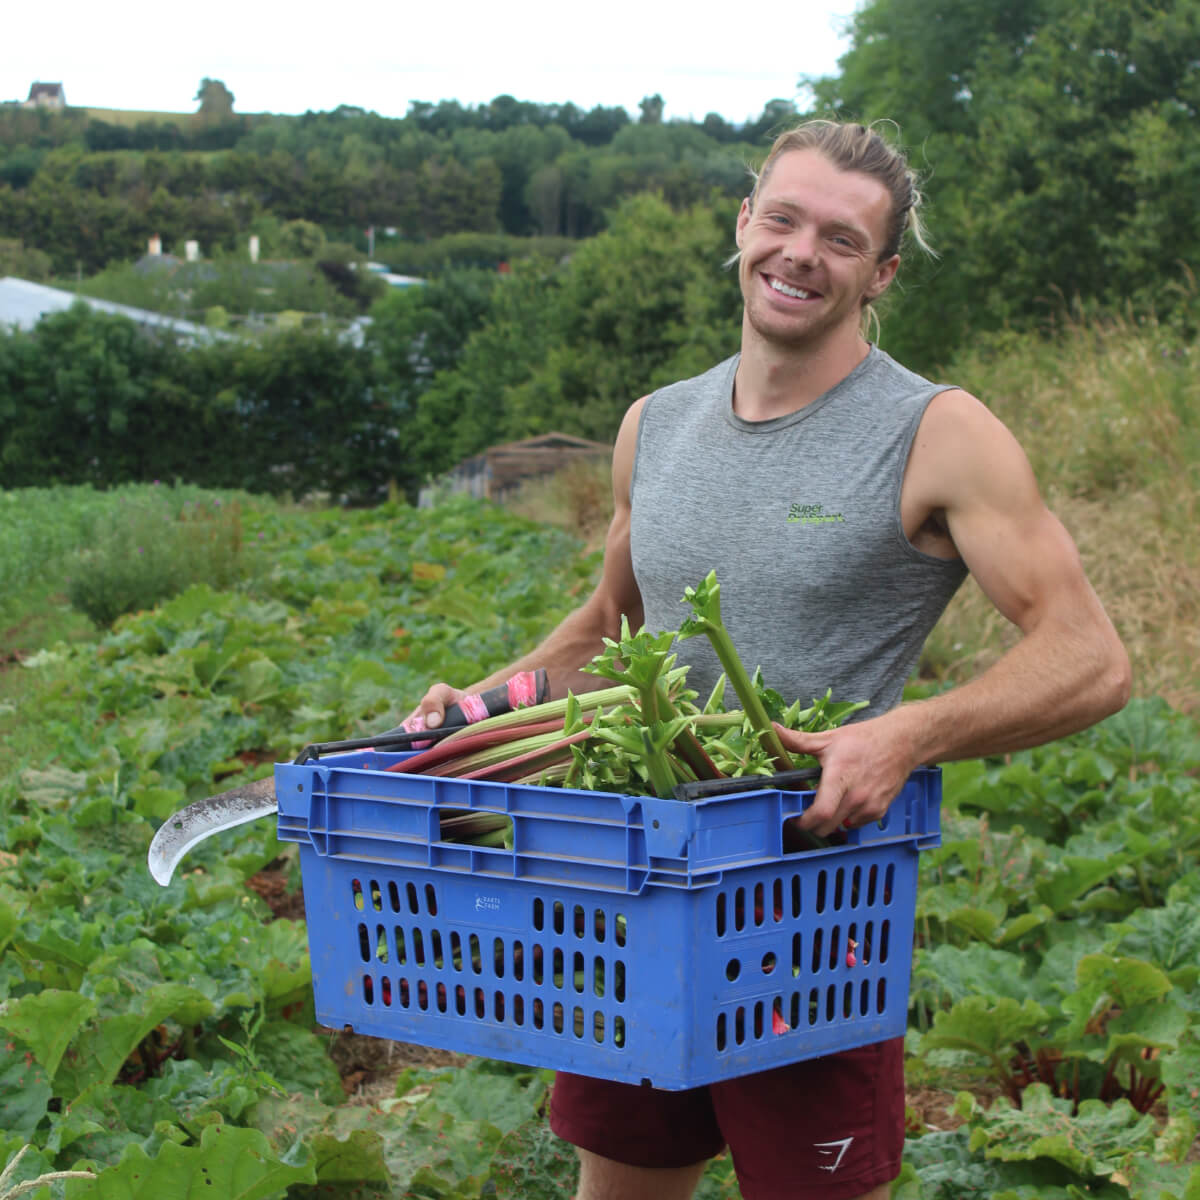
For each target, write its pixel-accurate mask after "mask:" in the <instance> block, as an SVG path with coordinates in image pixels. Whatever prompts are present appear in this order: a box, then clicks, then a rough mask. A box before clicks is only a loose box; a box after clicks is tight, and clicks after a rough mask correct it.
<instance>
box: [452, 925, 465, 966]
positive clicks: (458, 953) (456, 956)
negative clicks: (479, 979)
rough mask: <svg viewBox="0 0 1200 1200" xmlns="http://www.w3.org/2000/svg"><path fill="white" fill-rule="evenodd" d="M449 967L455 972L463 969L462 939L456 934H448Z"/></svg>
mask: <svg viewBox="0 0 1200 1200" xmlns="http://www.w3.org/2000/svg"><path fill="white" fill-rule="evenodd" d="M450 965H451V966H452V967H453V968H454V969H455V970H456V971H461V970H462V969H463V952H462V938H461V937H460V936H459V935H458V933H457V932H452V933H451V934H450Z"/></svg>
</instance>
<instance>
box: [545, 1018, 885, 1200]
mask: <svg viewBox="0 0 1200 1200" xmlns="http://www.w3.org/2000/svg"><path fill="white" fill-rule="evenodd" d="M550 1128H551V1129H553V1130H554V1132H555V1133H556V1134H558V1136H559V1137H561V1138H563V1139H564V1140H565V1141H568V1142H571V1143H572V1144H573V1145H576V1146H579V1147H581V1148H582V1149H584V1150H590V1151H591V1152H592V1153H593V1154H599V1155H601V1156H602V1157H604V1158H611V1159H615V1160H616V1161H617V1162H622V1163H626V1164H628V1165H629V1166H634V1167H685V1166H690V1165H691V1164H693V1163H698V1162H702V1161H703V1160H704V1159H706V1158H711V1157H712V1156H713V1155H715V1154H719V1153H720V1152H721V1150H722V1148H723V1147H725V1146H728V1147H729V1150H730V1154H731V1155H732V1158H733V1165H734V1169H735V1170H736V1171H737V1177H738V1184H739V1186H740V1188H741V1191H742V1195H743V1197H744V1198H745V1200H781V1198H782V1197H793V1196H811V1197H818V1196H819V1197H820V1198H821V1200H851V1198H852V1197H856V1196H861V1195H862V1194H863V1193H864V1192H869V1191H870V1190H871V1189H872V1188H875V1187H878V1186H879V1185H880V1184H881V1183H887V1182H888V1181H889V1180H892V1179H895V1178H896V1176H897V1175H899V1174H900V1160H901V1156H902V1154H903V1152H904V1039H903V1038H894V1039H892V1040H891V1041H887V1042H880V1043H879V1044H877V1045H874V1046H863V1047H860V1048H859V1049H856V1050H847V1051H844V1052H843V1053H841V1054H831V1055H828V1056H826V1057H825V1058H814V1059H809V1060H808V1061H806V1062H801V1063H793V1064H792V1065H790V1066H786V1067H779V1068H777V1069H775V1070H773V1071H764V1072H762V1073H761V1074H758V1075H748V1076H745V1077H744V1078H742V1079H733V1080H728V1081H726V1082H724V1083H715V1084H713V1085H712V1086H711V1087H706V1088H694V1089H691V1090H690V1091H685V1092H664V1091H659V1090H657V1089H655V1088H649V1087H637V1086H635V1085H633V1084H627V1083H612V1082H609V1081H607V1080H603V1079H590V1078H587V1077H585V1076H582V1075H568V1074H565V1073H560V1074H559V1075H558V1076H557V1077H556V1079H555V1081H554V1091H553V1093H552V1095H551V1100H550Z"/></svg>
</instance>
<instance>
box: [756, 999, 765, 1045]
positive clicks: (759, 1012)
mask: <svg viewBox="0 0 1200 1200" xmlns="http://www.w3.org/2000/svg"><path fill="white" fill-rule="evenodd" d="M764 1008H766V1005H764V1004H763V1002H762V1001H761V1000H759V1001H758V1003H757V1004H755V1006H754V1040H755V1041H756V1042H757V1041H761V1040H762V1035H763V1029H764V1028H765V1026H764V1025H763V1010H764Z"/></svg>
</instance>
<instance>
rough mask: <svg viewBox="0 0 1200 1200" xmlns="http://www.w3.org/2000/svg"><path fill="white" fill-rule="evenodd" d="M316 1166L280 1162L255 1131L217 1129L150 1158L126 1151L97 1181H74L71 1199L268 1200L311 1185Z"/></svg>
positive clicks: (136, 1150) (169, 1144)
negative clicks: (195, 1143)
mask: <svg viewBox="0 0 1200 1200" xmlns="http://www.w3.org/2000/svg"><path fill="white" fill-rule="evenodd" d="M314 1179H315V1171H314V1168H313V1165H312V1164H311V1163H308V1162H306V1163H304V1164H303V1165H300V1166H297V1165H293V1164H290V1163H286V1162H283V1161H282V1160H281V1159H279V1158H277V1157H276V1156H275V1155H274V1154H273V1153H272V1152H271V1149H270V1147H269V1146H268V1145H267V1140H266V1138H264V1137H263V1135H262V1134H261V1133H259V1132H258V1131H257V1130H254V1129H238V1128H236V1127H234V1126H230V1125H212V1126H209V1127H208V1128H207V1129H205V1130H204V1132H203V1134H202V1135H201V1138H200V1144H199V1145H198V1146H180V1145H177V1144H175V1143H174V1142H167V1143H166V1144H164V1145H163V1147H162V1148H161V1149H160V1150H159V1152H158V1154H157V1155H156V1156H155V1157H153V1158H151V1157H150V1156H149V1155H148V1154H147V1153H146V1152H145V1151H144V1150H143V1149H142V1148H141V1147H140V1146H136V1145H131V1146H127V1147H126V1149H125V1152H124V1153H123V1154H122V1155H121V1158H120V1161H119V1162H117V1163H116V1164H114V1165H113V1166H110V1167H106V1168H105V1169H103V1170H101V1171H100V1172H99V1174H98V1175H97V1176H96V1178H95V1179H93V1180H84V1181H79V1180H71V1181H69V1182H68V1183H67V1186H66V1196H67V1200H201V1197H203V1198H204V1200H212V1198H213V1197H217V1196H219V1197H221V1200H268V1198H269V1197H277V1196H279V1195H280V1194H281V1193H283V1192H284V1191H286V1190H287V1189H288V1188H289V1187H291V1186H292V1185H294V1184H303V1183H312V1182H313V1181H314Z"/></svg>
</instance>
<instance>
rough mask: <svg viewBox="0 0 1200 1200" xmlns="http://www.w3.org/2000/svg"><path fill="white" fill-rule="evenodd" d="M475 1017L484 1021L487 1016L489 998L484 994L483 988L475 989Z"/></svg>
mask: <svg viewBox="0 0 1200 1200" xmlns="http://www.w3.org/2000/svg"><path fill="white" fill-rule="evenodd" d="M475 1015H476V1016H477V1017H478V1018H479V1019H480V1020H481V1021H482V1020H483V1018H484V1017H485V1016H487V997H486V996H485V995H484V994H483V988H481V987H477V988H476V989H475Z"/></svg>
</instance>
